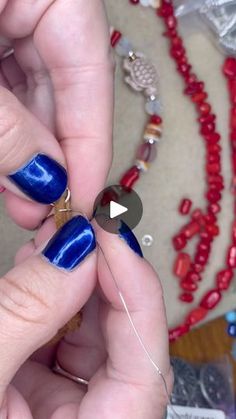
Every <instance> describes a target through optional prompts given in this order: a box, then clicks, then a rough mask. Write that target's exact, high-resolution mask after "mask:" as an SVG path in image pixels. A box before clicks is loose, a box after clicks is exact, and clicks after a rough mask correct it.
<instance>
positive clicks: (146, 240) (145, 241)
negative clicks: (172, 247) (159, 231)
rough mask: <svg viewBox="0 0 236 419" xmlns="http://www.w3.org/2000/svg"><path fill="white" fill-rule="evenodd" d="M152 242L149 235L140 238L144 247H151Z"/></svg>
mask: <svg viewBox="0 0 236 419" xmlns="http://www.w3.org/2000/svg"><path fill="white" fill-rule="evenodd" d="M153 242H154V239H153V237H152V236H151V235H150V234H145V235H144V236H143V237H142V244H143V245H144V246H147V247H150V246H152V244H153Z"/></svg>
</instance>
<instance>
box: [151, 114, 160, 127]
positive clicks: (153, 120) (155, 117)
mask: <svg viewBox="0 0 236 419" xmlns="http://www.w3.org/2000/svg"><path fill="white" fill-rule="evenodd" d="M161 123H162V119H161V117H160V116H159V115H152V116H151V118H150V124H155V125H160V124H161Z"/></svg>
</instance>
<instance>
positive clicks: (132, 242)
mask: <svg viewBox="0 0 236 419" xmlns="http://www.w3.org/2000/svg"><path fill="white" fill-rule="evenodd" d="M119 237H120V238H121V239H123V240H125V242H126V243H127V244H128V245H129V247H130V248H131V249H132V250H133V251H134V252H135V253H137V254H138V255H139V256H141V257H143V252H142V250H141V247H140V245H139V242H138V240H137V239H136V237H135V235H134V233H133V232H132V230H130V228H129V227H128V226H127V224H125V223H124V222H123V221H121V226H120V228H119Z"/></svg>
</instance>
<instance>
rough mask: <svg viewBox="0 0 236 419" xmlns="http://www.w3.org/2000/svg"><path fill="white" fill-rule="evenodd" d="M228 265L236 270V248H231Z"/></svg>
mask: <svg viewBox="0 0 236 419" xmlns="http://www.w3.org/2000/svg"><path fill="white" fill-rule="evenodd" d="M227 264H228V266H229V267H230V268H236V246H231V247H230V248H229V252H228V256H227Z"/></svg>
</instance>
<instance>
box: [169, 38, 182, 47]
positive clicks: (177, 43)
mask: <svg viewBox="0 0 236 419" xmlns="http://www.w3.org/2000/svg"><path fill="white" fill-rule="evenodd" d="M171 42H172V45H173V46H181V45H183V41H182V39H181V38H180V37H179V36H175V37H174V38H172V39H171Z"/></svg>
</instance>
